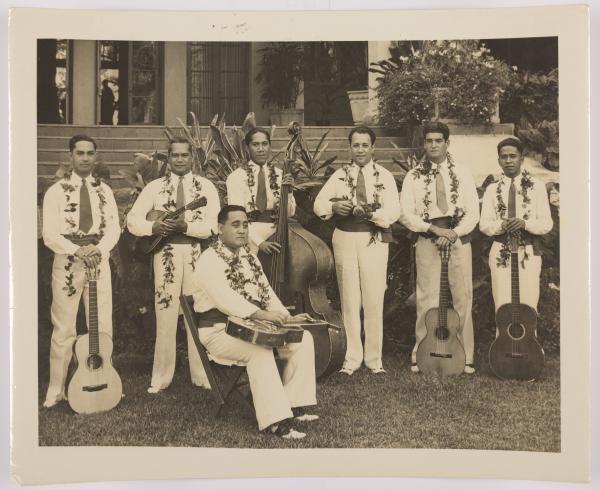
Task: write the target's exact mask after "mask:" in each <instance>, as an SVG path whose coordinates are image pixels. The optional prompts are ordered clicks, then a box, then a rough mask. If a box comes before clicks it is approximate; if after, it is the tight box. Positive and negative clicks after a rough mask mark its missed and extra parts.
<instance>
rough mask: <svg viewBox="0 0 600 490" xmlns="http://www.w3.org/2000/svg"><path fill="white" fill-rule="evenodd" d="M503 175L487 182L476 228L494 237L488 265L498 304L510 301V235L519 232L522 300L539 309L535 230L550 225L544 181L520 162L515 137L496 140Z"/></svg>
mask: <svg viewBox="0 0 600 490" xmlns="http://www.w3.org/2000/svg"><path fill="white" fill-rule="evenodd" d="M498 163H499V164H500V167H501V168H502V176H501V177H500V180H499V181H498V182H496V183H493V184H490V185H489V186H488V188H487V189H486V191H485V194H484V196H483V205H482V208H481V221H480V222H479V229H480V230H481V231H482V232H483V233H485V234H486V235H488V236H493V237H494V243H493V244H492V248H491V250H490V257H489V265H490V271H491V276H492V295H493V296H494V305H495V307H496V310H498V308H499V307H500V306H501V305H503V304H506V303H510V302H511V267H510V263H509V261H510V250H509V249H508V235H510V234H514V233H516V232H519V234H520V240H519V250H518V254H519V255H518V257H519V263H520V267H519V282H520V288H519V289H520V303H523V304H526V305H529V306H531V307H532V308H533V309H534V310H536V311H537V305H538V299H539V296H540V272H541V269H542V258H541V256H540V252H539V250H538V247H537V243H536V236H540V235H544V234H546V233H548V232H549V231H550V230H551V229H552V216H551V214H550V206H549V204H548V195H547V193H546V187H545V186H544V184H543V183H541V182H540V181H539V180H537V179H536V178H534V177H533V176H532V175H531V174H530V173H529V172H528V171H527V170H521V166H522V165H523V145H522V144H521V141H519V140H518V139H517V138H506V139H504V140H502V141H501V142H500V143H498Z"/></svg>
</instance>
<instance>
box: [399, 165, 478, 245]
mask: <svg viewBox="0 0 600 490" xmlns="http://www.w3.org/2000/svg"><path fill="white" fill-rule="evenodd" d="M432 165H433V166H432V172H435V169H436V167H435V164H432ZM438 165H439V172H440V174H441V175H442V177H443V178H444V187H445V189H446V201H447V202H448V211H447V212H446V213H442V212H441V211H440V210H439V208H438V207H437V200H436V197H437V194H436V182H435V176H434V175H433V173H432V178H431V182H430V183H429V185H427V184H426V182H425V181H426V177H425V176H424V175H422V174H421V173H420V172H419V167H418V168H414V169H412V170H410V171H409V172H408V173H407V174H406V177H405V178H404V182H403V184H402V191H401V193H400V209H401V215H400V222H401V223H402V224H403V225H404V226H406V227H407V228H408V229H409V230H411V231H414V232H417V233H425V232H427V230H429V227H430V226H431V224H430V223H428V222H426V221H425V217H426V216H425V212H426V211H428V213H429V219H430V220H431V219H434V218H441V217H444V216H453V215H454V211H455V209H456V207H459V208H462V210H463V211H464V213H465V214H464V216H463V218H462V219H461V220H460V223H459V224H458V225H457V226H456V228H454V232H455V233H456V234H457V235H458V236H464V235H467V234H469V233H471V231H473V229H474V228H475V226H477V222H478V221H479V197H478V195H477V188H476V187H475V182H473V177H472V176H471V174H470V173H469V171H468V170H467V169H466V168H464V167H462V166H461V165H457V164H454V167H453V169H452V170H453V172H454V174H455V175H456V178H457V180H458V189H457V195H458V197H457V201H456V204H453V203H452V202H451V195H452V179H451V177H450V172H449V169H448V160H444V161H443V162H441V163H440V164H438ZM428 192H429V198H428V200H429V201H430V202H429V205H428V206H427V207H426V206H425V202H424V201H425V197H426V195H427V193H428Z"/></svg>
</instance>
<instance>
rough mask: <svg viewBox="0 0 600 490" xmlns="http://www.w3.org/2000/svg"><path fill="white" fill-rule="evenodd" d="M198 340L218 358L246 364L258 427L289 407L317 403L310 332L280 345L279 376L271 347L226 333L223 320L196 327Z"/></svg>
mask: <svg viewBox="0 0 600 490" xmlns="http://www.w3.org/2000/svg"><path fill="white" fill-rule="evenodd" d="M198 335H199V337H200V341H201V342H202V344H203V345H204V346H205V347H206V349H207V351H208V352H209V354H210V355H211V357H213V358H214V359H215V360H216V361H217V362H219V363H222V364H231V363H235V364H240V365H245V366H246V371H247V373H248V380H249V382H250V390H251V392H252V398H253V401H254V410H255V412H256V420H257V422H258V429H259V430H263V429H266V428H267V427H268V426H269V425H271V424H274V423H276V422H279V421H281V420H284V419H287V418H290V417H292V416H293V415H292V407H304V406H308V405H316V403H317V397H316V391H317V387H316V379H315V351H314V344H313V339H312V335H311V334H310V332H308V331H306V330H305V331H304V335H303V337H302V342H299V343H294V344H287V345H286V346H285V347H282V348H279V349H278V353H279V357H280V358H282V359H284V360H285V361H286V363H285V367H284V369H283V376H282V378H281V377H280V376H279V371H278V370H277V364H276V363H275V357H274V356H273V349H272V348H270V347H262V346H260V345H254V344H251V343H249V342H246V341H244V340H240V339H236V338H235V337H232V336H230V335H229V334H227V333H225V324H224V323H217V324H215V325H214V326H213V327H203V328H199V329H198Z"/></svg>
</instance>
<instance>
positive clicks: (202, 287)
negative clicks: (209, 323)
mask: <svg viewBox="0 0 600 490" xmlns="http://www.w3.org/2000/svg"><path fill="white" fill-rule="evenodd" d="M223 251H224V253H225V254H226V255H227V257H232V256H233V252H232V251H230V250H229V249H227V248H226V247H223ZM239 254H240V259H241V264H242V272H243V274H244V275H245V276H246V278H247V279H248V282H247V283H246V285H245V290H246V291H247V292H248V294H249V295H250V297H251V298H253V299H255V300H256V301H258V300H259V294H258V285H257V284H256V281H254V280H253V271H252V268H251V267H250V264H249V262H248V260H247V258H246V256H247V253H246V251H245V250H244V249H243V248H242V249H240V250H239ZM254 260H255V261H256V262H257V263H258V264H260V262H259V261H258V259H257V258H256V256H254ZM228 268H229V264H227V263H226V262H225V261H224V260H223V259H222V258H221V257H219V255H218V254H217V252H216V251H215V250H214V249H213V248H212V247H209V248H207V249H206V250H205V251H204V252H203V253H202V255H201V256H200V258H199V259H198V265H197V267H196V271H200V272H197V273H195V274H194V275H193V290H194V293H193V296H194V309H195V310H196V311H198V312H205V311H208V310H211V309H213V308H216V309H218V310H219V311H221V312H222V313H224V314H225V315H228V316H237V317H240V318H248V317H249V316H251V315H252V314H253V313H255V312H256V311H258V310H259V309H260V308H259V307H257V306H256V305H254V304H253V303H251V302H250V301H248V300H247V299H246V298H244V297H243V296H242V295H241V294H240V293H238V292H237V291H235V290H234V289H232V287H231V285H230V284H229V280H228V279H227V274H226V271H227V269H228ZM261 271H262V267H261ZM262 279H263V280H264V281H266V283H267V284H268V280H267V278H266V276H265V274H264V272H262ZM267 310H268V311H280V312H282V313H285V314H287V313H288V311H287V310H286V308H285V306H283V304H282V303H281V301H280V300H279V298H278V297H277V296H276V295H275V292H274V291H273V289H272V288H271V286H269V305H268V306H267Z"/></svg>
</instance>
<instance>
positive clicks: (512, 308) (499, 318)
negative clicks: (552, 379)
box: [489, 232, 544, 381]
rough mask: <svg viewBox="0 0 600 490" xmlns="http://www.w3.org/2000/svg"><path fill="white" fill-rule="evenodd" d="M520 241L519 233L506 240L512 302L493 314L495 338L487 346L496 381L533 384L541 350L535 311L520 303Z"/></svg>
mask: <svg viewBox="0 0 600 490" xmlns="http://www.w3.org/2000/svg"><path fill="white" fill-rule="evenodd" d="M519 239H520V233H519V232H517V233H512V234H511V235H510V237H509V240H510V270H511V276H510V280H511V302H510V303H506V304H503V305H502V306H500V308H498V311H497V312H496V327H497V329H498V337H496V339H495V340H494V342H492V345H491V346H490V352H489V360H490V367H491V368H492V371H493V373H494V374H495V375H496V376H498V377H499V378H502V379H517V380H523V381H533V380H535V379H537V378H538V377H539V376H540V374H541V372H542V370H543V368H544V349H543V348H542V346H541V345H540V343H539V342H538V340H537V337H536V335H535V331H536V325H537V320H538V316H537V312H536V311H535V310H534V309H533V308H532V307H531V306H529V305H526V304H522V303H521V294H520V289H519V253H518V250H519Z"/></svg>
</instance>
